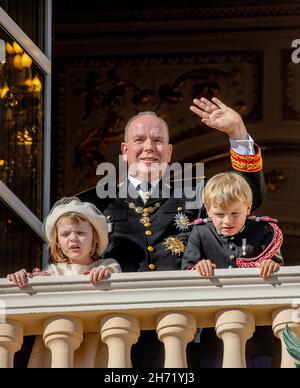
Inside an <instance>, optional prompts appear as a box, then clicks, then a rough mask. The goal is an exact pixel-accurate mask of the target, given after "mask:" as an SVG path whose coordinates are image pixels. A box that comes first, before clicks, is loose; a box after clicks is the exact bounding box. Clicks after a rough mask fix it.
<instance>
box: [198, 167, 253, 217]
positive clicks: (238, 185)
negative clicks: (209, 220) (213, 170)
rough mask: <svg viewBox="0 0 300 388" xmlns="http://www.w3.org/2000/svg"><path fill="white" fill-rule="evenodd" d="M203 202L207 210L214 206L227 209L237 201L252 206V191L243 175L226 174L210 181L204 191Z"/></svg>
mask: <svg viewBox="0 0 300 388" xmlns="http://www.w3.org/2000/svg"><path fill="white" fill-rule="evenodd" d="M202 200H203V203H204V206H205V207H206V209H207V210H209V209H210V207H211V206H212V205H217V206H220V207H221V208H225V207H227V206H229V205H231V204H232V203H234V202H236V201H240V202H243V203H244V204H245V205H247V206H252V191H251V188H250V186H249V184H248V182H247V181H246V180H245V178H243V177H242V175H240V174H237V173H234V172H224V173H221V174H217V175H214V176H213V177H212V178H210V179H209V180H208V182H207V184H206V185H205V187H204V190H203V194H202Z"/></svg>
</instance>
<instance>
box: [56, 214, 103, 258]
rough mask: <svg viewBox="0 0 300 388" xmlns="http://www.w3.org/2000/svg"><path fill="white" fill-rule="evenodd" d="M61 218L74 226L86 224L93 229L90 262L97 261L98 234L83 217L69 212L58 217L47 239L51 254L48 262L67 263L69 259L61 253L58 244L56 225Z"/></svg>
mask: <svg viewBox="0 0 300 388" xmlns="http://www.w3.org/2000/svg"><path fill="white" fill-rule="evenodd" d="M62 218H68V219H69V220H70V221H71V222H73V223H74V224H76V225H78V224H79V222H80V221H84V222H88V223H89V224H90V225H91V227H92V228H93V244H92V249H91V252H90V258H91V260H92V261H96V260H98V258H99V257H98V254H97V249H98V244H99V241H98V234H97V232H96V230H95V228H94V226H93V225H92V224H91V223H90V222H89V220H88V219H87V218H86V217H84V216H83V215H81V214H78V213H75V212H69V213H65V214H63V215H62V216H61V217H59V218H58V220H57V221H56V224H55V227H54V228H53V232H52V235H51V236H50V239H49V248H50V254H51V256H50V261H51V262H52V263H69V258H68V257H67V256H66V255H65V254H64V253H63V251H62V249H61V248H60V246H59V243H58V234H57V224H58V221H59V220H61V219H62Z"/></svg>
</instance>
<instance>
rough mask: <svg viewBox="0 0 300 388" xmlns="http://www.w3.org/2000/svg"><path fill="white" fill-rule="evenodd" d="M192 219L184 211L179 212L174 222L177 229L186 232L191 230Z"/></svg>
mask: <svg viewBox="0 0 300 388" xmlns="http://www.w3.org/2000/svg"><path fill="white" fill-rule="evenodd" d="M189 223H190V220H189V219H188V217H187V216H186V215H185V214H183V213H177V214H176V216H175V218H174V224H175V226H176V229H178V230H180V232H186V231H188V230H189Z"/></svg>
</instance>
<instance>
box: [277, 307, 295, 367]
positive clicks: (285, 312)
mask: <svg viewBox="0 0 300 388" xmlns="http://www.w3.org/2000/svg"><path fill="white" fill-rule="evenodd" d="M299 318H300V311H299V309H298V310H295V309H291V308H282V309H278V310H275V311H274V312H273V325H272V327H273V331H274V334H275V336H276V337H278V338H279V339H280V341H281V349H282V350H281V368H295V367H296V361H295V360H294V359H293V357H292V356H290V354H289V353H288V351H287V348H286V344H285V342H284V340H283V336H282V332H283V330H284V328H285V326H286V325H288V326H289V328H290V330H291V331H292V332H293V334H294V335H295V336H296V337H297V338H298V339H300V319H299Z"/></svg>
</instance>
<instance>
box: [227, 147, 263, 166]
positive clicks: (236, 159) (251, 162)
mask: <svg viewBox="0 0 300 388" xmlns="http://www.w3.org/2000/svg"><path fill="white" fill-rule="evenodd" d="M255 150H256V154H255V155H240V154H238V153H237V152H235V151H234V150H233V149H232V148H231V149H230V156H231V164H232V167H233V168H234V169H235V170H237V171H243V172H258V171H260V170H261V169H262V165H263V164H262V156H261V150H260V148H259V147H258V146H257V145H255Z"/></svg>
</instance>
